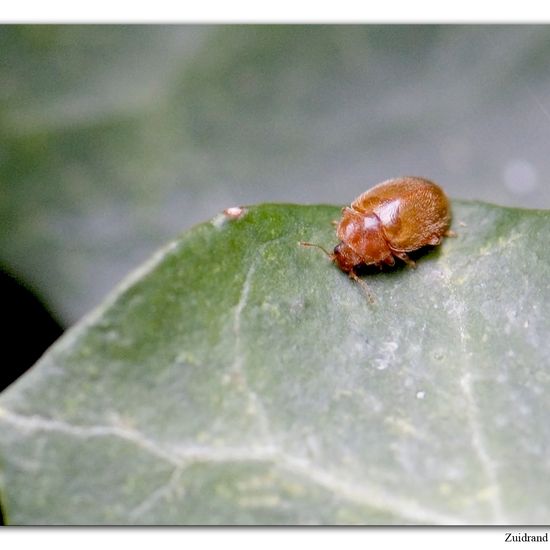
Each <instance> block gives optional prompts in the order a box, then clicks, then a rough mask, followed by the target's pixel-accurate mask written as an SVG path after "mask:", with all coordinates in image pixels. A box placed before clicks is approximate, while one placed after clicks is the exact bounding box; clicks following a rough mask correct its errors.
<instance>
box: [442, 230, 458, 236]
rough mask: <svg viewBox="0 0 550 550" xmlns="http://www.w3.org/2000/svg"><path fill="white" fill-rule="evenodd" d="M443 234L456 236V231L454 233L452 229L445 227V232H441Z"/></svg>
mask: <svg viewBox="0 0 550 550" xmlns="http://www.w3.org/2000/svg"><path fill="white" fill-rule="evenodd" d="M443 235H444V236H445V237H458V233H456V232H455V231H453V230H452V229H447V231H445V233H443Z"/></svg>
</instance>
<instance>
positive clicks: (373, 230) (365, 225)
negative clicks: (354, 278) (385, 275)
mask: <svg viewBox="0 0 550 550" xmlns="http://www.w3.org/2000/svg"><path fill="white" fill-rule="evenodd" d="M337 235H338V238H339V239H340V241H341V243H340V244H339V245H338V246H337V247H336V248H335V249H334V256H335V257H334V261H335V262H336V263H337V264H338V265H339V267H340V268H341V269H342V270H344V271H351V269H352V268H353V266H352V267H350V268H349V269H347V267H349V265H350V263H351V262H355V265H358V264H362V263H363V264H367V265H368V264H380V263H382V262H383V261H384V260H385V259H386V258H388V256H391V250H390V247H389V245H388V243H387V241H386V238H385V236H384V231H383V229H382V223H381V221H380V219H379V218H378V216H377V215H376V214H374V213H368V214H366V213H363V212H357V211H356V210H353V209H352V208H345V209H344V212H343V215H342V219H341V220H340V223H339V225H338V229H337ZM337 249H338V250H337ZM357 260H359V261H357ZM344 266H345V267H344Z"/></svg>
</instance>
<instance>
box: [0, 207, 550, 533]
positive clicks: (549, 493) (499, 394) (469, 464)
mask: <svg viewBox="0 0 550 550" xmlns="http://www.w3.org/2000/svg"><path fill="white" fill-rule="evenodd" d="M453 207H454V229H455V231H457V233H458V234H459V235H458V238H455V239H446V240H445V242H444V243H443V245H442V246H441V247H439V248H437V249H435V250H433V251H432V252H430V253H428V254H426V255H424V256H422V257H421V258H420V259H419V262H418V268H417V269H416V270H410V269H405V268H398V269H396V270H394V271H390V272H383V273H376V274H370V275H366V276H365V278H366V279H367V280H368V284H369V285H370V287H371V289H372V291H373V293H374V294H375V295H376V303H375V304H370V303H369V302H368V301H367V299H366V298H365V295H364V294H363V292H362V290H361V287H360V286H359V285H357V284H356V283H355V282H353V281H351V280H350V279H348V278H347V277H346V276H345V275H344V274H343V273H341V272H340V271H339V270H338V269H337V268H336V267H335V266H334V265H332V264H331V263H330V262H329V261H328V260H327V258H326V257H325V256H324V255H322V254H321V253H319V251H316V250H311V249H306V248H303V247H300V246H298V244H297V243H298V241H300V240H308V241H312V242H315V243H319V244H322V245H324V246H326V247H330V246H333V245H334V244H335V237H334V230H333V228H332V227H331V224H330V222H331V220H333V219H335V218H337V217H338V215H339V209H338V208H337V207H333V206H297V205H261V206H255V207H251V208H249V209H247V210H246V211H244V213H243V214H242V215H241V216H240V217H235V218H231V217H229V216H227V215H223V214H221V215H220V216H218V217H217V218H216V219H215V220H213V221H212V222H211V223H205V224H203V225H200V226H197V227H195V228H194V229H192V230H191V231H189V232H187V233H185V234H184V235H183V236H182V237H181V238H180V239H178V240H177V241H175V242H173V243H171V244H170V245H169V246H168V247H167V248H165V249H164V250H162V251H161V252H159V253H158V254H157V255H156V256H155V257H154V258H153V260H152V261H151V262H150V263H149V264H147V265H146V266H144V267H143V268H142V269H140V270H138V271H137V272H136V273H135V274H134V275H133V276H132V277H131V279H130V280H128V281H126V283H125V284H123V286H122V287H121V288H119V289H118V290H117V291H116V292H115V294H114V295H113V296H112V297H110V298H109V299H108V300H107V301H106V302H105V303H104V304H103V306H101V307H100V308H99V309H98V310H97V311H95V312H94V313H92V314H91V315H90V316H88V318H86V319H85V320H84V321H83V322H81V323H80V324H79V325H77V326H76V327H75V328H74V329H72V330H71V331H69V332H68V333H67V334H66V336H64V337H63V338H62V339H61V340H60V341H59V342H58V343H57V344H56V345H55V346H54V347H53V348H52V349H51V350H50V351H49V352H48V353H47V354H46V355H45V356H44V357H43V358H42V360H41V361H40V362H39V363H38V364H37V365H36V366H35V367H34V368H33V369H32V370H31V371H30V372H29V373H28V374H27V375H25V376H24V377H23V378H22V379H21V380H20V381H19V382H17V383H16V384H15V385H13V386H12V387H10V388H9V389H8V390H7V391H5V392H4V393H3V394H2V396H1V397H0V424H1V431H0V468H1V491H2V493H1V494H2V502H3V506H4V512H5V515H6V516H7V521H8V522H10V523H14V524H356V523H359V524H388V523H389V524H409V523H410V524H418V523H420V524H453V523H459V524H462V523H466V524H488V523H507V524H510V523H512V524H547V523H549V522H550V504H549V503H550V484H548V483H545V482H543V481H544V480H547V479H548V478H549V476H550V459H549V457H550V453H549V447H550V423H549V422H548V418H550V398H549V395H550V371H549V357H550V339H549V338H548V334H549V333H550V317H549V316H548V314H547V311H546V307H545V305H547V304H548V300H549V298H550V289H549V287H548V281H549V280H550V264H549V252H548V243H547V236H548V234H549V230H550V213H548V212H544V211H528V210H518V209H508V208H500V207H494V206H490V205H487V204H480V203H462V202H455V203H454V205H453Z"/></svg>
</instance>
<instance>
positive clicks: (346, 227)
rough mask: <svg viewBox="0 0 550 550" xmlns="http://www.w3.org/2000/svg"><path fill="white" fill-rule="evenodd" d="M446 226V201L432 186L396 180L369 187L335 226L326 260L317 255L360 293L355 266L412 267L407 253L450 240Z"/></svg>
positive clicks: (408, 179)
mask: <svg viewBox="0 0 550 550" xmlns="http://www.w3.org/2000/svg"><path fill="white" fill-rule="evenodd" d="M450 222H451V213H450V207H449V201H448V199H447V197H446V196H445V193H443V191H442V189H441V188H440V187H439V186H438V185H436V184H435V183H433V182H431V181H429V180H427V179H424V178H417V177H403V178H396V179H392V180H388V181H384V182H382V183H379V184H378V185H375V186H374V187H373V188H372V189H369V190H368V191H366V192H365V193H363V194H362V195H360V196H359V197H358V198H357V199H355V201H353V203H352V204H351V207H345V208H344V209H343V210H342V219H341V220H340V221H339V222H336V223H337V224H338V227H337V230H336V234H337V236H338V238H339V239H340V242H339V243H338V244H337V245H336V247H335V248H334V252H333V253H332V254H330V253H328V252H327V251H326V250H324V249H323V250H324V252H325V253H326V254H327V255H328V256H329V257H330V259H331V260H332V261H333V262H335V263H336V264H337V265H338V267H339V268H340V269H341V270H342V271H344V272H345V273H347V274H348V275H349V276H350V277H351V278H352V279H354V280H356V281H359V282H361V283H362V284H363V286H364V288H365V289H366V285H365V283H364V282H363V281H362V280H361V279H359V278H358V277H357V273H356V270H357V269H358V268H359V267H360V266H363V265H375V266H378V267H382V266H383V265H394V263H395V258H399V259H400V260H403V261H404V262H406V263H407V264H408V265H410V266H411V267H414V266H415V263H414V261H413V260H411V258H409V256H408V255H407V253H408V252H412V251H413V250H418V249H419V248H422V247H423V246H427V245H432V246H435V245H438V244H439V243H440V242H441V239H442V238H443V237H444V236H452V235H453V233H452V232H451V231H449V225H450ZM301 244H302V245H303V246H317V247H318V248H321V247H319V246H318V245H313V244H311V243H301Z"/></svg>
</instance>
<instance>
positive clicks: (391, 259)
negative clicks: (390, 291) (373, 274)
mask: <svg viewBox="0 0 550 550" xmlns="http://www.w3.org/2000/svg"><path fill="white" fill-rule="evenodd" d="M382 263H385V264H386V265H389V266H392V265H395V259H394V257H393V256H392V255H391V254H390V255H389V256H388V257H387V258H384V260H383V262H382ZM380 268H382V264H380Z"/></svg>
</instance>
